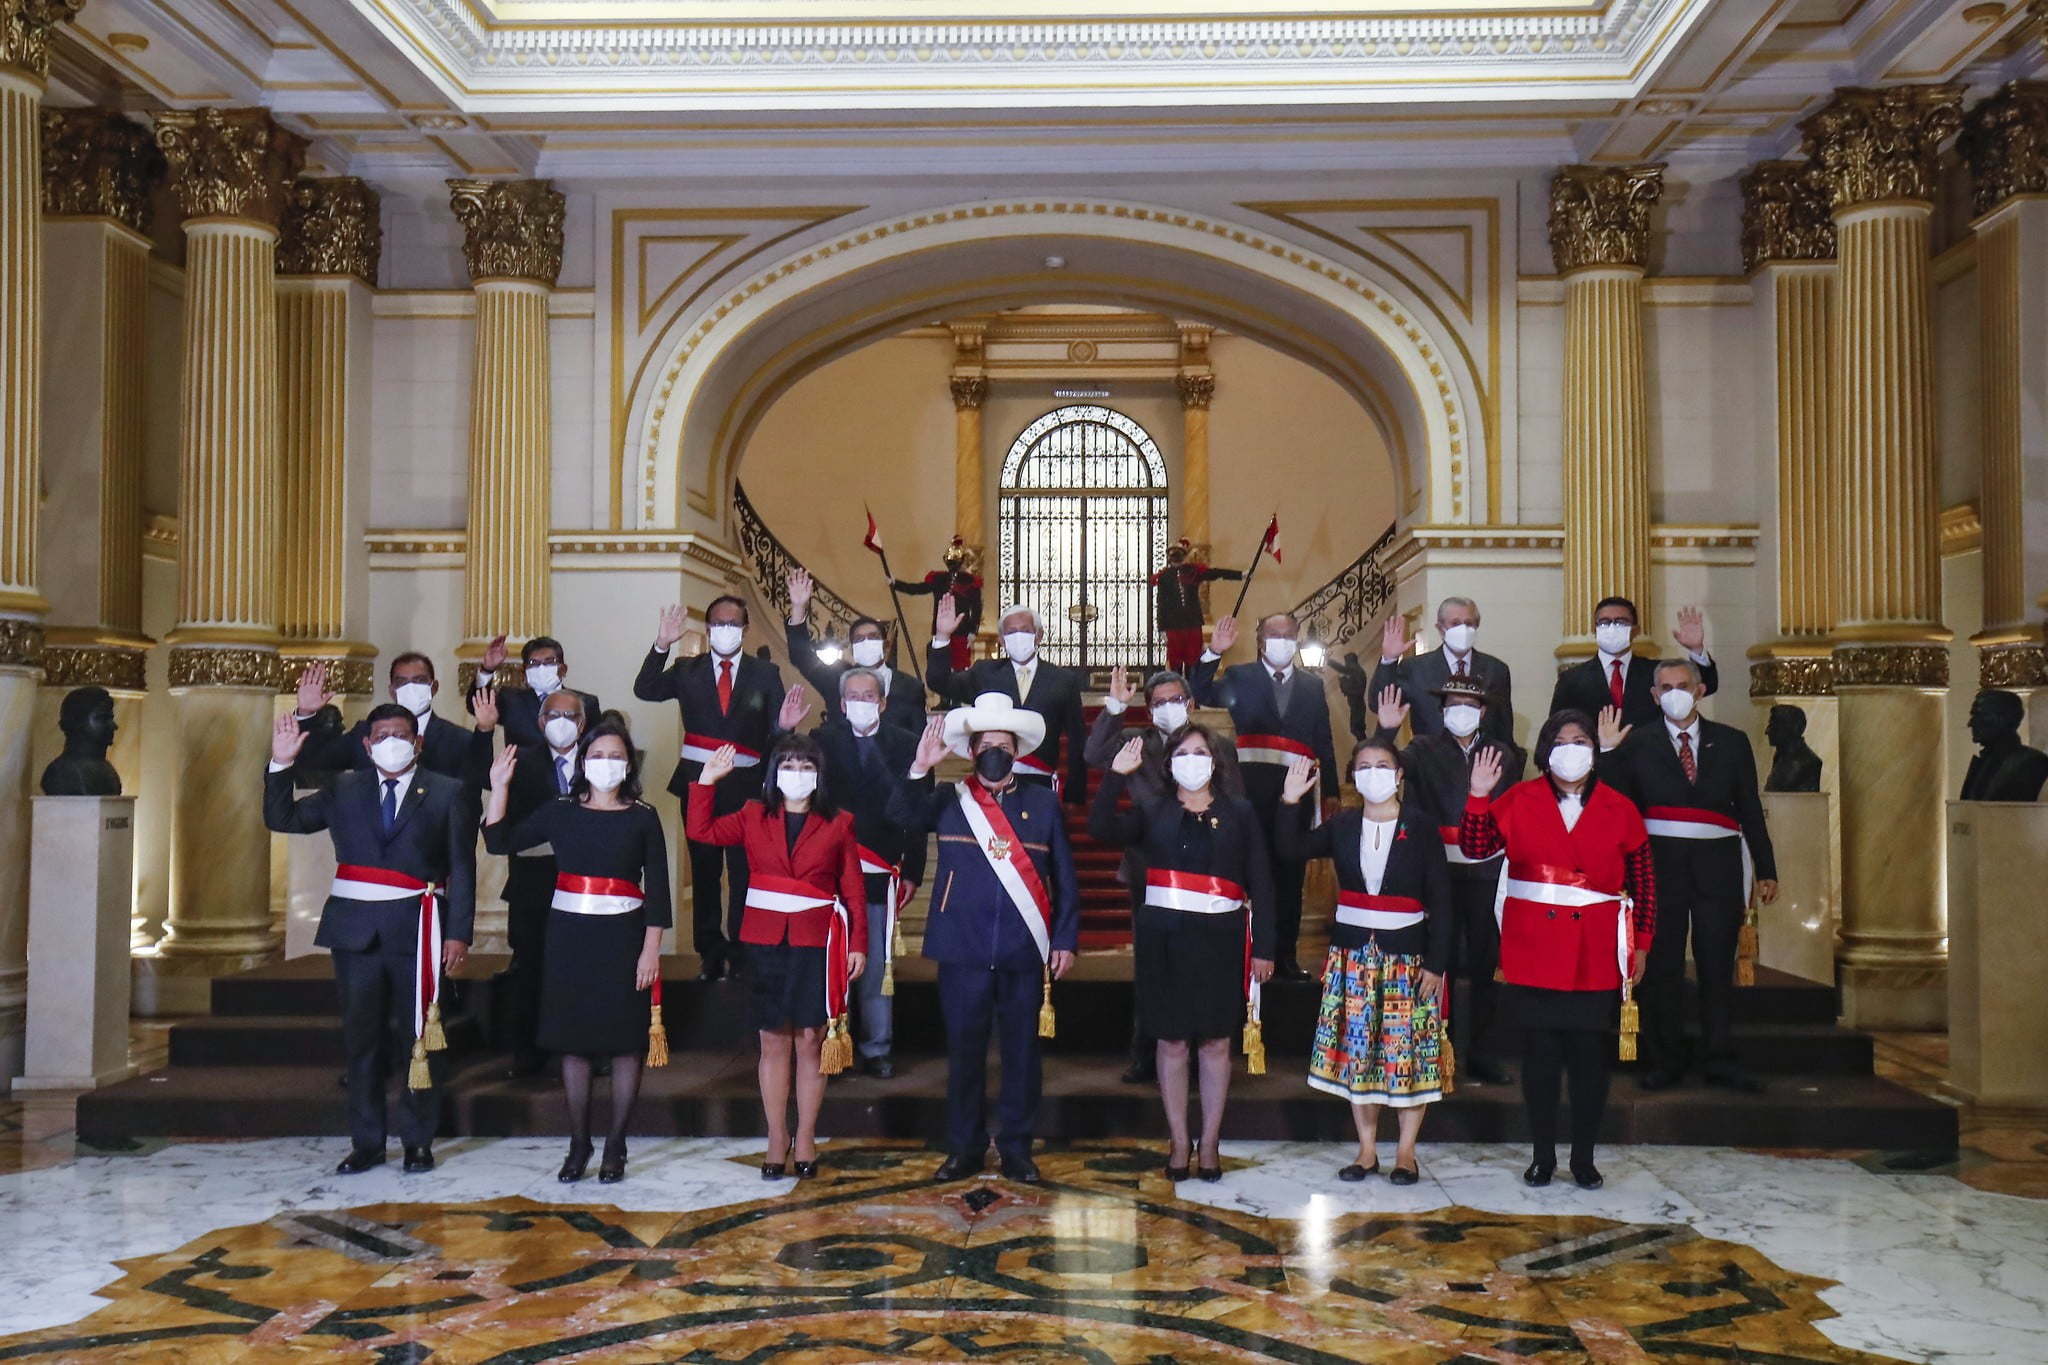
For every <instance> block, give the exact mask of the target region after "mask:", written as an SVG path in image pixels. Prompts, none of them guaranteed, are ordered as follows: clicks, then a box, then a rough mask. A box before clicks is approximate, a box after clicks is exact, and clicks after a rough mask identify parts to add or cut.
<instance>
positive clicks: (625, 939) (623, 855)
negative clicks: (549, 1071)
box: [484, 797, 673, 1057]
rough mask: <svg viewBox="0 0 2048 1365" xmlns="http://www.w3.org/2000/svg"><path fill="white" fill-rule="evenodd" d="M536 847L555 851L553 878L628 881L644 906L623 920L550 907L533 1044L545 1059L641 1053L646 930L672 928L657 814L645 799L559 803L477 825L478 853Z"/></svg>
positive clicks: (645, 1002) (663, 843) (645, 1021)
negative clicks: (640, 970) (618, 805)
mask: <svg viewBox="0 0 2048 1365" xmlns="http://www.w3.org/2000/svg"><path fill="white" fill-rule="evenodd" d="M543 843H545V844H551V845H553V846H554V850H555V866H556V868H557V870H558V871H559V872H561V873H564V874H567V875H570V876H577V877H614V878H617V879H619V880H621V881H628V882H633V883H635V884H637V885H638V886H639V887H640V889H641V891H642V893H643V895H644V897H645V899H644V900H643V901H642V902H641V905H640V908H639V909H637V910H632V911H628V912H627V913H625V914H622V915H579V914H574V913H571V912H570V911H567V910H559V909H553V908H550V909H549V911H548V929H547V954H546V958H545V961H544V965H543V967H542V975H541V987H540V1027H539V1029H538V1032H537V1037H536V1041H537V1042H538V1043H539V1045H540V1046H541V1047H544V1048H547V1049H548V1050H549V1051H551V1052H568V1053H575V1054H578V1055H582V1056H591V1057H618V1056H624V1055H625V1054H627V1053H630V1052H642V1051H645V1050H646V1047H647V1025H648V1022H649V1009H648V1005H649V1002H648V993H647V992H646V991H643V990H635V989H634V987H633V974H634V969H635V967H636V966H637V965H638V964H639V961H640V950H641V948H642V947H643V946H644V945H645V944H646V940H647V929H648V927H649V926H650V925H653V926H656V927H659V928H663V929H666V928H668V927H669V925H670V924H671V923H672V922H673V921H672V919H671V912H670V907H669V890H668V843H667V841H666V840H665V839H664V838H663V837H662V833H661V817H660V816H658V815H656V814H655V813H654V808H653V807H652V806H650V805H648V804H646V803H645V802H644V801H636V802H634V803H633V804H632V805H631V806H628V807H627V808H626V809H624V810H592V809H591V808H590V807H588V806H585V805H583V804H582V803H580V802H577V801H574V800H571V799H570V798H568V797H562V798H560V799H558V800H554V801H550V802H548V803H547V804H546V805H544V806H541V807H540V808H539V809H537V810H535V811H534V813H533V814H531V815H529V816H527V817H526V818H525V819H524V820H521V821H519V822H518V823H517V824H513V823H511V822H510V821H500V822H499V823H497V824H495V825H486V826H484V847H485V848H487V849H489V850H490V851H491V852H492V853H496V854H500V855H503V854H508V853H511V852H513V851H514V850H516V849H522V848H531V847H533V846H534V845H535V844H543Z"/></svg>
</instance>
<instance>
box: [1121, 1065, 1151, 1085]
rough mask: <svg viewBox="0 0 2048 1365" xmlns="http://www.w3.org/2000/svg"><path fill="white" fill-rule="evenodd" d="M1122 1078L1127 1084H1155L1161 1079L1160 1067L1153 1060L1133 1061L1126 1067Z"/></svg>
mask: <svg viewBox="0 0 2048 1365" xmlns="http://www.w3.org/2000/svg"><path fill="white" fill-rule="evenodd" d="M1121 1079H1122V1080H1123V1083H1124V1084H1125V1085H1155V1084H1157V1083H1158V1081H1159V1067H1158V1065H1157V1064H1156V1063H1153V1062H1132V1063H1131V1064H1130V1065H1129V1066H1127V1067H1125V1068H1124V1074H1123V1076H1122V1078H1121Z"/></svg>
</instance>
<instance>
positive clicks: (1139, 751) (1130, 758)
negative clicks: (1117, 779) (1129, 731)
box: [1109, 739, 1145, 777]
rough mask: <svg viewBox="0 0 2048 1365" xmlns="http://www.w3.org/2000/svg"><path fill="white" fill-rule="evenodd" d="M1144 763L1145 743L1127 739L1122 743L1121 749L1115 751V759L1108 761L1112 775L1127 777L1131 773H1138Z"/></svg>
mask: <svg viewBox="0 0 2048 1365" xmlns="http://www.w3.org/2000/svg"><path fill="white" fill-rule="evenodd" d="M1144 762H1145V741H1144V740H1142V739H1129V740H1125V741H1124V747H1123V748H1121V749H1118V750H1117V751H1116V757H1115V758H1113V759H1111V760H1110V763H1109V770H1110V771H1111V772H1113V773H1121V774H1122V775H1123V776H1125V777H1129V776H1130V775H1131V774H1132V773H1134V772H1136V771H1138V769H1139V768H1140V767H1142V766H1143V765H1144Z"/></svg>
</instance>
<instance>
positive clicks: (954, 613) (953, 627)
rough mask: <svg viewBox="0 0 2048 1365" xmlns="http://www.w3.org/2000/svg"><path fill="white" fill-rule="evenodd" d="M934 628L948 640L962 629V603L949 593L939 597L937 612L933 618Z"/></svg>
mask: <svg viewBox="0 0 2048 1365" xmlns="http://www.w3.org/2000/svg"><path fill="white" fill-rule="evenodd" d="M932 629H933V630H935V631H937V632H938V633H939V634H940V635H943V636H945V637H946V638H947V639H948V640H950V639H952V638H953V635H954V633H955V632H957V631H958V630H959V629H960V604H959V603H958V602H955V601H954V600H953V594H951V593H947V594H945V595H944V596H942V597H940V598H939V604H938V608H937V614H936V615H935V616H933V618H932Z"/></svg>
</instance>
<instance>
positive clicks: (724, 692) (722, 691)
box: [718, 659, 732, 716]
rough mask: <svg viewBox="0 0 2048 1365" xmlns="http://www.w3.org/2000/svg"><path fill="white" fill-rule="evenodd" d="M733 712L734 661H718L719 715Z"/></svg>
mask: <svg viewBox="0 0 2048 1365" xmlns="http://www.w3.org/2000/svg"><path fill="white" fill-rule="evenodd" d="M731 711H732V660H731V659H720V660H719V661H718V714H719V715H721V716H723V715H728V714H730V713H731Z"/></svg>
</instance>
